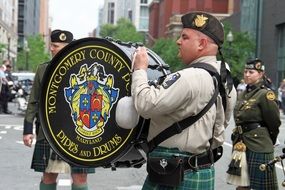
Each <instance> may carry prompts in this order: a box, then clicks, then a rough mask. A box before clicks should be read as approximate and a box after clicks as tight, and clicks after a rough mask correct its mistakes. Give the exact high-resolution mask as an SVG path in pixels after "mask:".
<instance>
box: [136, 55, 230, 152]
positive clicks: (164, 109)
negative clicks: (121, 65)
mask: <svg viewBox="0 0 285 190" xmlns="http://www.w3.org/2000/svg"><path fill="white" fill-rule="evenodd" d="M197 62H203V63H208V64H210V65H212V66H214V67H215V68H216V69H217V71H218V72H219V71H220V64H219V63H218V62H217V60H216V57H215V56H205V57H201V58H199V59H197V60H195V61H194V62H192V63H197ZM192 63H191V64H192ZM214 90H215V87H214V83H213V79H212V76H211V75H210V74H209V73H208V72H207V71H206V70H204V69H200V68H186V69H183V70H181V71H178V72H176V73H172V74H170V75H169V76H167V77H166V79H165V81H164V82H163V84H162V85H160V86H158V87H156V88H155V87H154V86H149V85H148V79H147V73H146V71H144V70H136V71H134V72H133V75H132V96H133V99H134V105H135V107H136V109H137V111H138V113H139V115H141V116H142V117H144V118H151V124H150V129H149V136H148V140H151V139H152V138H154V137H155V136H156V135H157V134H158V133H160V132H161V131H163V130H164V129H165V128H167V127H169V126H171V125H172V124H173V123H175V122H178V121H181V120H183V119H185V118H187V117H189V116H191V115H196V114H198V113H199V112H200V111H201V110H202V109H203V108H204V107H205V106H206V105H207V103H208V102H209V100H210V99H211V97H212V96H213V94H214ZM229 97H230V98H228V99H227V111H226V114H224V110H223V107H222V99H221V96H220V95H219V96H218V98H217V103H216V104H214V105H213V106H212V107H211V108H210V110H209V111H208V112H207V113H206V114H204V115H203V116H202V118H200V119H199V120H198V121H196V122H195V123H194V124H193V125H192V126H190V127H188V128H186V129H185V130H183V131H182V132H181V133H180V134H177V135H174V136H172V137H170V138H169V139H167V140H165V141H164V142H162V143H161V144H160V146H163V147H168V148H178V149H179V150H181V151H186V152H191V153H193V154H198V153H202V152H205V151H206V149H207V148H209V146H210V143H209V140H210V139H211V138H212V137H213V127H214V126H215V130H214V139H213V145H212V146H213V148H215V147H218V146H220V145H222V144H223V142H224V140H225V137H224V130H225V128H226V127H227V125H228V122H229V120H230V117H231V115H232V111H233V107H234V104H235V101H236V90H235V89H234V88H233V90H232V91H231V94H230V96H229Z"/></svg>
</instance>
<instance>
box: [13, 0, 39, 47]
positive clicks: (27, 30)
mask: <svg viewBox="0 0 285 190" xmlns="http://www.w3.org/2000/svg"><path fill="white" fill-rule="evenodd" d="M18 1H19V8H18V43H19V45H18V46H19V48H23V47H24V45H25V40H26V38H27V37H28V36H32V35H36V34H39V31H40V19H39V18H40V1H38V0H18Z"/></svg>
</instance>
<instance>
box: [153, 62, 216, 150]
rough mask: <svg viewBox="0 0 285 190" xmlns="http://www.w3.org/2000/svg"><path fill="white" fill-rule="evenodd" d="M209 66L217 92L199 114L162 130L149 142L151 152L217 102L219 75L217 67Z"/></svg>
mask: <svg viewBox="0 0 285 190" xmlns="http://www.w3.org/2000/svg"><path fill="white" fill-rule="evenodd" d="M195 65H196V64H195ZM201 65H208V64H201ZM195 67H196V66H195ZM202 68H204V67H202ZM209 68H210V69H211V70H210V69H209V71H208V70H207V69H205V70H207V71H208V72H209V73H210V74H211V72H212V74H211V75H212V76H213V81H214V85H215V92H214V95H213V96H212V98H211V99H210V101H209V103H208V104H207V105H206V106H205V107H204V108H203V110H201V111H200V112H199V113H198V114H197V115H194V116H190V117H187V118H186V119H183V120H182V121H179V122H176V123H174V124H173V125H171V126H170V127H168V128H166V129H165V130H163V131H162V132H160V133H159V134H158V135H157V136H156V137H154V138H153V139H152V140H150V141H149V142H148V148H149V152H151V151H152V150H153V149H154V148H155V147H156V146H158V145H159V144H160V143H161V142H163V141H165V140H166V139H168V138H170V137H171V136H173V135H176V134H179V133H181V132H182V131H183V130H184V129H186V128H187V127H189V126H191V125H192V124H193V123H195V122H196V121H197V120H198V119H200V118H201V117H202V116H203V115H204V114H205V113H206V112H207V111H208V110H209V109H210V108H211V107H212V105H213V104H214V103H215V102H216V99H217V97H218V94H219V85H218V84H219V82H218V80H217V76H215V75H218V73H217V71H216V70H215V68H214V67H212V66H211V65H209ZM214 76H215V77H214Z"/></svg>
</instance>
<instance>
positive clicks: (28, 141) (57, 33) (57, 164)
mask: <svg viewBox="0 0 285 190" xmlns="http://www.w3.org/2000/svg"><path fill="white" fill-rule="evenodd" d="M50 40H51V43H50V51H51V54H52V56H53V57H54V56H55V55H56V54H57V53H58V52H59V51H60V50H61V49H62V48H64V47H65V46H66V45H67V44H68V43H70V42H71V41H72V40H73V34H72V33H71V32H69V31H65V30H54V31H52V32H51V36H50ZM48 64H49V62H46V63H43V64H40V65H39V66H38V69H37V71H36V75H35V79H34V83H33V87H32V91H31V95H30V98H29V103H28V108H27V111H26V115H25V120H24V134H23V142H24V144H25V145H26V146H28V147H31V145H32V142H33V139H34V135H33V121H34V119H35V120H36V122H35V123H36V137H37V139H36V144H35V149H34V155H33V160H32V166H31V168H32V169H34V170H35V171H36V172H42V173H43V176H42V180H41V183H40V190H56V179H57V176H58V174H59V173H67V172H70V170H71V177H72V188H71V189H72V190H88V185H87V173H94V172H95V169H94V168H79V167H75V166H71V167H70V165H69V164H67V163H66V162H64V161H63V160H62V159H61V158H60V157H59V156H58V155H57V154H55V152H53V151H52V150H51V148H50V145H49V144H48V142H47V140H46V139H45V137H44V135H43V131H42V128H41V125H40V121H39V118H38V114H39V105H38V104H39V98H40V92H39V91H40V89H41V86H42V82H43V75H44V72H45V70H46V67H47V65H48Z"/></svg>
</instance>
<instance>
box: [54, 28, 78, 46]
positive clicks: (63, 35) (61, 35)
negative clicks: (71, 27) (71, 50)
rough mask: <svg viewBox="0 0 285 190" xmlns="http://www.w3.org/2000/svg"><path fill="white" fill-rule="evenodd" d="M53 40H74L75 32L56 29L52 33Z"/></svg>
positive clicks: (68, 41)
mask: <svg viewBox="0 0 285 190" xmlns="http://www.w3.org/2000/svg"><path fill="white" fill-rule="evenodd" d="M50 40H51V42H60V43H70V42H71V41H72V40H73V34H72V33H71V32H69V31H66V30H54V31H52V32H51V35H50Z"/></svg>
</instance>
